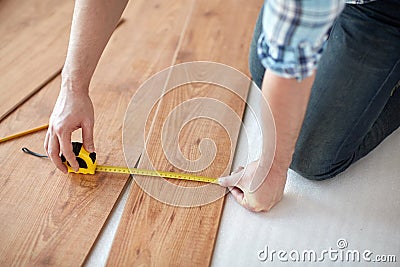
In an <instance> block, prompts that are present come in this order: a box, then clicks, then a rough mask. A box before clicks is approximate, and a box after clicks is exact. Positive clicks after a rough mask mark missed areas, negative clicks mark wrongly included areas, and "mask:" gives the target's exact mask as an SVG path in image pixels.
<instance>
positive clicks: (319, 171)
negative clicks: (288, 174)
mask: <svg viewBox="0 0 400 267" xmlns="http://www.w3.org/2000/svg"><path fill="white" fill-rule="evenodd" d="M315 152H316V151H310V150H306V151H299V150H297V151H296V152H295V153H294V155H293V158H292V163H291V165H290V168H291V169H292V170H293V171H295V172H297V173H298V174H300V175H301V176H302V177H304V178H307V179H309V180H314V181H320V180H326V179H330V178H333V177H335V176H336V175H338V174H339V173H341V172H343V171H344V170H346V169H347V168H348V167H349V166H350V165H351V163H352V162H353V161H354V157H350V158H348V159H346V160H342V161H338V162H335V161H334V156H336V155H328V154H326V153H315Z"/></svg>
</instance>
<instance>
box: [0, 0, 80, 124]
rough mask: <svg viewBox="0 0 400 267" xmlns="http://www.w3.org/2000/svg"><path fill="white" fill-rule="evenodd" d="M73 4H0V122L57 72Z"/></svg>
mask: <svg viewBox="0 0 400 267" xmlns="http://www.w3.org/2000/svg"><path fill="white" fill-rule="evenodd" d="M73 6H74V2H73V1H71V0H64V1H50V0H46V1H42V0H32V1H25V0H15V1H14V0H13V1H11V0H8V1H0V21H1V24H0V35H1V37H2V42H1V44H0V58H1V61H0V73H1V76H0V94H1V96H2V97H1V98H0V121H2V120H3V119H4V118H5V117H6V116H7V115H9V114H10V113H11V112H12V111H13V110H14V109H15V108H16V107H18V106H19V105H20V104H21V103H23V102H24V101H25V100H26V99H28V98H29V97H30V96H32V95H33V94H34V93H36V92H37V91H38V90H40V89H41V88H42V87H43V86H44V85H45V84H46V83H47V82H49V81H50V80H51V79H52V78H54V77H55V76H56V75H57V74H58V73H59V72H60V71H61V68H62V65H63V62H64V59H65V54H66V49H67V44H68V36H69V31H70V23H71V18H72V11H73Z"/></svg>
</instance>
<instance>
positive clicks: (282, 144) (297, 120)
mask: <svg viewBox="0 0 400 267" xmlns="http://www.w3.org/2000/svg"><path fill="white" fill-rule="evenodd" d="M314 76H315V73H314V74H313V75H312V76H310V77H308V78H306V79H304V80H302V81H301V82H298V81H297V80H296V79H287V78H282V77H279V76H277V75H275V74H274V73H272V72H270V71H268V70H267V71H266V72H265V76H264V83H263V85H262V91H263V95H264V97H265V98H266V100H267V101H268V103H269V105H270V108H271V111H272V114H273V117H274V120H275V127H276V151H275V156H274V160H273V165H278V166H279V167H280V168H282V169H284V170H286V171H287V169H288V168H289V165H290V163H291V160H292V155H293V152H294V149H295V145H296V141H297V137H298V135H299V133H300V129H301V126H302V123H303V119H304V115H305V112H306V109H307V104H308V100H309V97H310V92H311V86H312V84H313V82H314ZM263 155H265V153H263ZM261 160H262V158H261Z"/></svg>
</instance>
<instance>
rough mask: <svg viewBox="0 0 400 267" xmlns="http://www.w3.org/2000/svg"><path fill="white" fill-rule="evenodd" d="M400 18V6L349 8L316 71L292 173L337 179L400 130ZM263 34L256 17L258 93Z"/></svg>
mask: <svg viewBox="0 0 400 267" xmlns="http://www.w3.org/2000/svg"><path fill="white" fill-rule="evenodd" d="M399 18H400V2H399V1H398V0H378V1H376V2H372V3H368V4H364V5H346V7H345V9H344V10H343V12H342V13H341V15H340V16H339V17H338V18H337V19H336V21H335V23H334V25H333V27H332V30H331V33H330V37H329V39H328V43H327V47H326V49H325V51H324V54H323V56H322V58H321V61H320V63H319V65H318V70H317V74H316V78H315V82H314V85H313V88H312V91H311V97H310V101H309V104H308V108H307V112H306V115H305V118H304V123H303V126H302V129H301V132H300V135H299V138H298V140H297V144H296V149H295V153H294V155H293V159H292V163H291V166H290V168H291V169H293V170H294V171H296V172H297V173H299V174H301V175H302V176H304V177H306V178H309V179H313V180H322V179H327V178H331V177H334V176H335V175H337V174H338V173H340V172H343V171H344V170H345V169H346V168H348V167H349V166H350V165H351V164H352V163H354V162H355V161H357V160H358V159H360V158H362V157H364V156H365V155H367V154H368V153H369V152H370V151H371V150H372V149H374V148H375V147H376V146H377V145H378V144H379V143H380V142H382V141H383V140H384V139H385V138H386V137H387V136H388V135H390V134H391V133H392V132H393V131H394V130H396V129H397V128H398V127H399V125H400V89H399V88H398V87H399V86H400V19H399ZM260 30H261V20H260V18H259V20H258V22H257V25H256V28H255V32H254V37H253V42H252V45H251V49H250V56H249V62H250V71H251V74H252V77H253V80H254V81H255V82H256V83H257V85H258V86H260V87H261V83H262V80H263V75H264V72H265V69H264V67H263V66H262V65H261V63H260V60H259V59H258V57H257V54H256V41H257V39H258V36H259V35H260ZM396 89H397V90H396Z"/></svg>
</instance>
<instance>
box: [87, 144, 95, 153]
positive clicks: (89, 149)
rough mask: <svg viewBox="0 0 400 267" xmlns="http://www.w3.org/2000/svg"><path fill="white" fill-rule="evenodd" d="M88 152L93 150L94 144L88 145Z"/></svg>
mask: <svg viewBox="0 0 400 267" xmlns="http://www.w3.org/2000/svg"><path fill="white" fill-rule="evenodd" d="M88 152H90V153H92V152H94V146H93V145H91V146H88Z"/></svg>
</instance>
